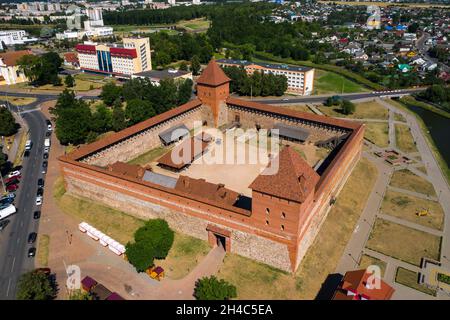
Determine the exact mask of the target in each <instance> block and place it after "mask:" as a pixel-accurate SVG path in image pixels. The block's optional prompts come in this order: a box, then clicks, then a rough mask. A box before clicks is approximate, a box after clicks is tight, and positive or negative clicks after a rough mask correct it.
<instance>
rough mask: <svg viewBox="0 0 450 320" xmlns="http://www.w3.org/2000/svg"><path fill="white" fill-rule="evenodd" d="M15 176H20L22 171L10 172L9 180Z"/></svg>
mask: <svg viewBox="0 0 450 320" xmlns="http://www.w3.org/2000/svg"><path fill="white" fill-rule="evenodd" d="M15 176H20V171H19V170H16V171H12V172H10V173H9V174H8V178H12V177H15Z"/></svg>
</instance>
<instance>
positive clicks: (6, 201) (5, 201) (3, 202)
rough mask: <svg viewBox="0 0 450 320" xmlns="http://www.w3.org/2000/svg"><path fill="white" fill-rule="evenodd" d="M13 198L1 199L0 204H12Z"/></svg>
mask: <svg viewBox="0 0 450 320" xmlns="http://www.w3.org/2000/svg"><path fill="white" fill-rule="evenodd" d="M13 201H14V198H6V197H5V198H2V199H0V204H11V203H13Z"/></svg>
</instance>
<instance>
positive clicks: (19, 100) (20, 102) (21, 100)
mask: <svg viewBox="0 0 450 320" xmlns="http://www.w3.org/2000/svg"><path fill="white" fill-rule="evenodd" d="M0 100H3V101H8V102H10V103H12V104H15V105H16V106H25V105H27V104H30V103H33V102H35V101H36V98H29V97H14V96H0Z"/></svg>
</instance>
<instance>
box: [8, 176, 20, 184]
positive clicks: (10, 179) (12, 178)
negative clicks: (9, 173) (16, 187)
mask: <svg viewBox="0 0 450 320" xmlns="http://www.w3.org/2000/svg"><path fill="white" fill-rule="evenodd" d="M21 178H22V176H21V175H18V176H14V177H11V178H8V179H5V183H6V184H8V183H10V182H12V181H16V180H20V179H21Z"/></svg>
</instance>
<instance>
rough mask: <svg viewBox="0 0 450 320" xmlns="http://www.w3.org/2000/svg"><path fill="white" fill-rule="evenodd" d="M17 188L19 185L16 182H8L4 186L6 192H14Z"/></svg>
mask: <svg viewBox="0 0 450 320" xmlns="http://www.w3.org/2000/svg"><path fill="white" fill-rule="evenodd" d="M17 189H19V186H18V185H17V184H10V185H9V186H6V191H8V192H14V191H16V190H17Z"/></svg>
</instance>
